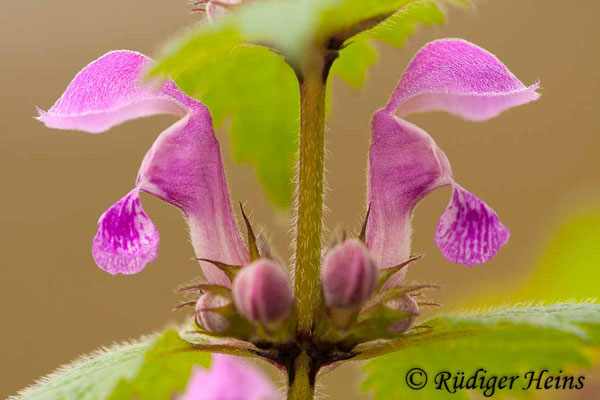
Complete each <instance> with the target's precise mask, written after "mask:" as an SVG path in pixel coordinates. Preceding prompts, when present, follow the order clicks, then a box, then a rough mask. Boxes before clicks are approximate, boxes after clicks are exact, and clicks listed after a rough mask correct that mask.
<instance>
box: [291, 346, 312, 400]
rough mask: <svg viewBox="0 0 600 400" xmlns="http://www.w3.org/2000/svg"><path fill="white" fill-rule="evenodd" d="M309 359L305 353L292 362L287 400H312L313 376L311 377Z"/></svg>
mask: <svg viewBox="0 0 600 400" xmlns="http://www.w3.org/2000/svg"><path fill="white" fill-rule="evenodd" d="M310 362H311V361H310V358H309V357H308V355H307V354H306V353H305V352H302V353H300V355H299V356H298V357H297V358H296V359H295V360H294V365H293V367H292V369H291V371H290V374H289V382H288V394H287V400H312V399H313V397H314V394H315V393H314V392H315V387H314V376H313V377H311V376H310V374H311V368H310Z"/></svg>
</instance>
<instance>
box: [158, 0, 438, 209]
mask: <svg viewBox="0 0 600 400" xmlns="http://www.w3.org/2000/svg"><path fill="white" fill-rule="evenodd" d="M403 7H405V8H403ZM401 8H403V9H402V11H401V12H400V13H398V14H397V15H395V16H394V17H392V21H393V22H392V23H389V24H387V23H386V24H385V27H382V28H381V29H380V28H376V29H375V30H373V33H372V34H371V33H368V34H367V33H365V34H361V35H359V36H357V37H355V38H353V39H351V43H349V45H348V46H347V47H346V48H344V49H343V50H341V52H340V58H339V59H338V60H336V62H335V63H334V65H333V70H332V71H333V74H334V75H338V76H340V77H341V78H342V79H344V80H345V81H346V82H348V83H349V84H350V85H352V86H355V87H358V86H360V85H362V84H363V83H364V81H365V78H366V71H367V69H368V67H369V66H371V65H372V64H373V63H375V61H376V59H377V54H376V51H375V50H374V49H373V48H372V44H371V43H369V40H370V39H381V40H385V41H388V42H392V43H395V44H400V43H402V42H403V41H404V40H405V39H406V37H407V36H408V35H409V34H410V33H412V32H413V30H414V26H415V25H416V24H417V23H419V22H423V23H426V24H431V23H440V22H441V20H442V18H441V17H440V16H441V12H440V11H439V9H437V8H436V6H435V3H433V1H429V0H345V1H342V0H271V1H261V2H255V3H251V4H249V5H247V6H244V7H240V9H239V12H236V13H233V14H232V15H231V16H230V17H227V18H224V19H222V20H221V21H219V22H216V23H212V24H202V25H200V27H198V28H196V29H194V30H193V31H192V32H190V33H188V34H186V35H185V36H184V37H182V38H180V39H178V40H176V41H174V42H172V43H170V44H169V45H168V46H167V47H166V49H165V51H164V52H163V56H162V57H161V58H160V59H159V61H158V63H157V65H156V68H155V70H154V71H153V73H154V74H162V75H170V76H171V77H172V78H173V79H174V80H175V81H176V82H177V84H178V85H179V86H180V87H181V88H182V89H183V90H184V91H185V92H187V93H188V94H190V95H192V96H195V97H197V98H198V99H200V100H201V101H202V102H203V103H205V104H206V105H207V106H208V107H209V109H210V110H211V113H212V114H213V118H214V119H215V122H216V124H217V126H223V124H224V123H225V122H226V121H228V119H227V118H228V117H231V119H230V126H229V128H230V129H229V131H230V132H229V133H230V139H231V140H230V141H231V147H232V151H233V154H234V158H235V160H236V161H237V162H240V163H247V164H250V165H252V167H253V168H254V171H255V173H256V176H257V178H258V180H259V182H260V183H261V185H262V186H263V187H264V188H265V190H266V192H267V195H268V197H269V199H270V200H271V201H273V202H274V203H275V204H276V205H277V206H279V207H281V208H286V207H289V206H290V204H291V201H292V194H293V190H294V187H293V181H294V177H293V174H294V164H295V160H296V153H297V143H298V131H299V105H300V101H299V94H298V83H297V81H296V77H295V75H294V72H293V71H292V69H291V68H290V67H289V66H288V65H287V64H286V63H285V61H284V58H283V56H279V55H276V54H274V53H273V52H271V51H269V50H267V49H266V48H264V47H260V46H255V45H257V44H258V45H266V46H269V47H271V48H273V49H276V51H278V52H280V53H281V54H283V55H285V57H286V59H287V60H288V61H290V62H295V61H297V60H299V59H301V58H302V56H303V55H304V54H306V52H307V51H308V49H309V48H310V46H312V45H313V44H314V43H323V42H325V41H327V40H328V39H329V38H330V37H332V36H335V35H342V36H343V37H346V36H348V32H355V31H356V32H358V31H357V27H359V28H358V29H359V30H360V29H364V28H368V27H371V26H372V25H373V23H374V21H379V20H380V19H381V18H382V17H383V16H387V15H391V14H393V13H394V12H395V11H396V10H398V9H401ZM249 44H254V45H249Z"/></svg>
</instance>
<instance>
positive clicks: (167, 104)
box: [39, 50, 248, 285]
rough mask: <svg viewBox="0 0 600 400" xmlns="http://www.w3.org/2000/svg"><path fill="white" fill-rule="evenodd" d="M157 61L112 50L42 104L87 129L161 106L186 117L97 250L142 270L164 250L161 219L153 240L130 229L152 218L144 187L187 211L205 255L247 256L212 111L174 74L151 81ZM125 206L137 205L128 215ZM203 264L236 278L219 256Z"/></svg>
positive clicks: (56, 117) (58, 123) (48, 120)
mask: <svg viewBox="0 0 600 400" xmlns="http://www.w3.org/2000/svg"><path fill="white" fill-rule="evenodd" d="M151 63H152V61H151V60H150V59H149V58H147V57H146V56H144V55H142V54H139V53H136V52H132V51H125V50H121V51H114V52H111V53H108V54H106V55H104V56H102V57H100V58H99V59H98V60H96V61H94V62H92V63H91V64H89V65H88V66H87V67H85V68H84V69H83V70H82V71H81V72H80V73H79V74H77V76H76V77H75V78H74V79H73V81H72V82H71V83H70V84H69V86H68V87H67V90H66V91H65V93H64V94H63V95H62V96H61V97H60V98H59V99H58V100H57V102H56V103H55V104H54V105H53V106H52V107H51V108H50V110H48V112H44V111H42V110H40V117H39V119H40V120H41V121H42V122H44V123H45V124H46V125H48V126H50V127H54V128H59V129H78V130H83V131H87V132H102V131H104V130H107V129H109V128H110V127H112V126H114V125H116V124H119V123H121V122H124V121H126V120H128V119H132V118H138V117H143V116H149V115H154V114H159V113H168V114H174V115H176V116H180V117H182V118H181V119H180V120H179V121H178V122H176V123H175V124H173V125H172V126H171V127H170V128H168V129H167V130H165V131H164V132H163V133H162V134H161V135H160V136H159V137H158V139H157V140H156V142H155V143H154V145H153V146H152V148H151V149H150V151H149V152H148V154H147V155H146V157H145V159H144V162H143V164H142V167H141V169H140V172H139V175H138V181H137V189H136V190H134V191H132V192H131V193H130V195H128V196H126V197H125V198H124V199H123V200H121V201H120V202H118V203H117V204H115V206H113V207H111V209H109V211H107V213H105V215H103V217H102V218H101V225H99V226H100V229H99V231H98V234H97V235H96V239H95V241H94V257H95V259H96V261H97V263H98V264H99V265H100V266H101V267H102V268H103V269H105V270H107V271H109V272H111V273H119V272H121V273H125V274H131V273H135V272H138V271H140V270H141V269H143V268H144V265H145V264H146V263H147V262H150V261H153V260H154V259H155V258H156V248H157V246H158V232H156V229H155V228H154V226H153V225H152V227H153V229H154V230H153V232H154V233H155V234H154V235H153V236H152V241H150V240H149V239H148V238H147V240H146V241H144V238H145V237H144V236H143V235H138V236H139V237H138V236H136V235H135V234H133V233H131V235H132V236H127V234H129V233H127V234H125V233H123V232H137V231H136V230H135V229H134V228H136V229H138V225H140V221H145V220H147V221H149V220H148V218H147V216H146V214H144V213H143V210H142V208H141V204H140V203H139V196H138V189H141V190H143V191H145V192H148V193H151V194H153V195H155V196H157V197H159V198H161V199H163V200H164V201H167V202H169V203H171V204H173V205H175V206H177V207H179V208H180V209H181V210H182V211H183V213H184V214H185V216H186V217H187V221H188V224H189V226H190V231H191V236H192V242H193V245H194V248H195V252H196V255H197V256H198V257H199V258H208V259H212V260H215V261H222V262H225V263H231V264H242V263H244V262H245V261H247V258H248V255H247V251H246V249H245V246H244V243H243V241H242V239H241V236H240V233H239V231H238V228H237V224H236V221H235V217H234V215H233V211H232V209H231V203H230V199H229V191H228V188H227V182H226V180H225V173H224V170H223V164H222V161H221V154H220V151H219V144H218V142H217V139H216V138H215V136H214V131H213V126H212V120H211V117H210V113H209V111H208V109H207V108H206V107H205V106H204V105H203V104H202V103H200V102H198V101H196V100H194V99H192V98H190V97H189V96H187V95H186V94H185V93H183V92H181V90H179V88H178V87H177V86H176V85H175V83H174V82H173V81H171V80H167V81H165V82H164V83H162V84H160V85H153V84H150V83H144V82H143V74H144V72H145V70H146V68H148V67H149V66H150V64H151ZM121 209H126V210H128V209H135V211H136V212H135V213H134V212H130V213H129V214H130V215H129V214H127V213H126V214H123V215H120V214H119V212H118V210H121ZM144 218H145V219H144ZM111 224H114V226H111ZM150 224H151V223H150ZM145 227H146V226H144V229H146V228H145ZM139 229H141V228H139ZM139 229H138V231H139ZM148 229H149V228H148ZM142 231H143V230H142ZM140 232H141V231H140ZM111 235H114V236H113V237H111ZM149 243H152V244H153V245H154V248H153V250H150V248H149V247H148V246H149ZM127 257H133V258H132V259H131V260H127ZM201 266H202V268H203V271H204V272H205V275H206V277H207V279H208V281H209V282H211V283H219V284H224V285H225V284H227V285H229V284H230V282H229V280H228V279H227V277H226V276H225V274H224V273H223V272H221V271H220V270H218V269H217V268H216V267H214V266H213V265H212V264H208V263H202V265H201Z"/></svg>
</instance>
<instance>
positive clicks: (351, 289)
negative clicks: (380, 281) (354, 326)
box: [321, 239, 378, 308]
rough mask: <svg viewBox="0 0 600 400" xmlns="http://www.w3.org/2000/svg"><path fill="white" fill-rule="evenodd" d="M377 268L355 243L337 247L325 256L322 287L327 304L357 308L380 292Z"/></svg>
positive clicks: (347, 242)
mask: <svg viewBox="0 0 600 400" xmlns="http://www.w3.org/2000/svg"><path fill="white" fill-rule="evenodd" d="M377 273H378V270H377V265H376V263H375V260H374V259H373V258H372V257H371V255H370V254H369V252H368V250H367V249H366V248H365V246H364V245H363V244H362V243H361V242H360V241H358V240H356V239H351V240H347V241H345V242H344V243H342V244H340V245H338V246H336V247H334V248H333V250H331V251H330V252H329V253H327V255H326V256H325V260H324V262H323V268H322V270H321V285H322V287H323V294H324V296H325V304H327V306H328V307H335V308H358V307H360V305H361V304H362V303H363V302H364V301H365V300H366V299H368V298H369V296H371V294H373V292H374V291H375V289H376V288H377Z"/></svg>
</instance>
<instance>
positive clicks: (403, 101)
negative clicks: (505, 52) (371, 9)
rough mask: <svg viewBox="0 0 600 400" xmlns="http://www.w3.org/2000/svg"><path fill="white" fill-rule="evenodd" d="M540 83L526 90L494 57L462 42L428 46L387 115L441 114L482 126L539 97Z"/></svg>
mask: <svg viewBox="0 0 600 400" xmlns="http://www.w3.org/2000/svg"><path fill="white" fill-rule="evenodd" d="M538 88H539V83H535V84H533V85H531V86H529V87H526V86H525V85H523V84H522V83H521V81H519V80H518V79H517V78H516V77H515V76H514V75H513V74H512V73H511V72H510V71H509V70H508V68H506V67H505V66H504V64H502V63H501V62H500V61H499V60H498V59H497V58H496V57H495V56H494V55H493V54H491V53H489V52H488V51H486V50H484V49H482V48H481V47H478V46H476V45H474V44H472V43H469V42H467V41H464V40H460V39H443V40H436V41H433V42H431V43H428V44H427V45H425V46H424V47H423V48H422V49H421V50H420V51H419V52H418V53H417V55H416V56H415V57H414V58H413V60H412V61H411V63H410V65H409V66H408V68H407V69H406V71H405V72H404V75H403V76H402V78H401V80H400V82H399V83H398V86H397V87H396V90H395V91H394V94H393V95H392V98H391V99H390V101H389V103H388V104H387V106H386V110H388V112H390V113H393V112H396V113H397V115H398V116H400V117H404V116H406V115H408V114H411V113H414V112H424V111H435V110H442V111H447V112H449V113H452V114H457V115H460V116H462V117H463V118H466V119H469V120H474V121H480V120H484V119H488V118H492V117H494V116H496V115H498V114H499V113H501V112H502V111H504V110H506V109H508V108H511V107H515V106H518V105H521V104H525V103H528V102H531V101H534V100H537V99H538V98H539V97H540V94H539V93H536V90H537V89H538Z"/></svg>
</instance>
